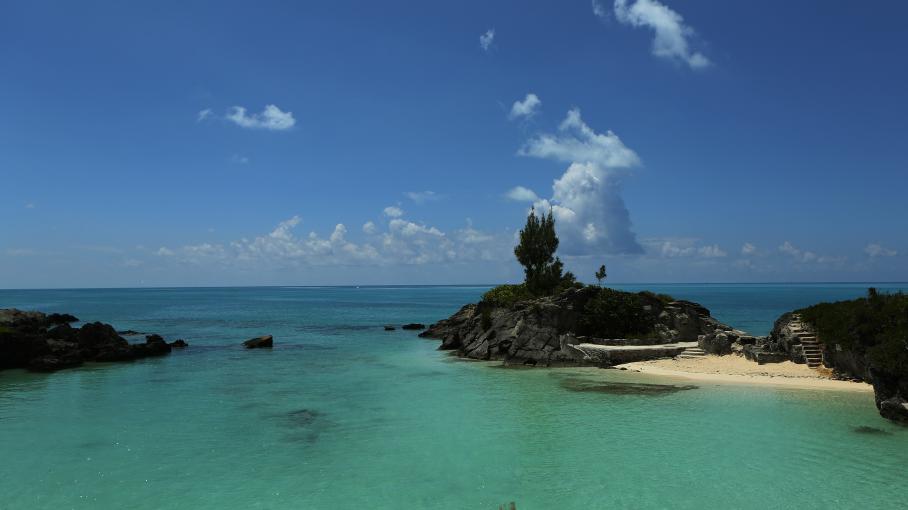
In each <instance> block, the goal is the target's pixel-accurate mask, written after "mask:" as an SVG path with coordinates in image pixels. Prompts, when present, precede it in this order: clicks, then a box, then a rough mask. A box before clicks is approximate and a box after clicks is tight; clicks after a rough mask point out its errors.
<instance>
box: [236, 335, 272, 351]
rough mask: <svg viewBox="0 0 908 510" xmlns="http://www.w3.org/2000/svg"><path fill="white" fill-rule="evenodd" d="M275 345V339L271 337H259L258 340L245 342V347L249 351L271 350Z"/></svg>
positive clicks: (253, 339) (252, 339)
mask: <svg viewBox="0 0 908 510" xmlns="http://www.w3.org/2000/svg"><path fill="white" fill-rule="evenodd" d="M273 345H274V338H273V337H272V336H271V335H265V336H259V337H256V338H250V339H249V340H246V341H245V342H243V346H244V347H246V348H247V349H263V348H267V349H270V348H271V347H272V346H273Z"/></svg>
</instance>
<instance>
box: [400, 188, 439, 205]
mask: <svg viewBox="0 0 908 510" xmlns="http://www.w3.org/2000/svg"><path fill="white" fill-rule="evenodd" d="M404 195H406V196H407V198H409V199H410V200H412V201H413V202H415V203H417V204H424V203H426V202H431V201H433V200H438V198H439V196H438V194H437V193H435V192H434V191H428V190H426V191H408V192H406V193H404Z"/></svg>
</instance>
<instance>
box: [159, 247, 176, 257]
mask: <svg viewBox="0 0 908 510" xmlns="http://www.w3.org/2000/svg"><path fill="white" fill-rule="evenodd" d="M155 253H156V254H157V255H158V256H160V257H172V256H174V255H175V254H174V252H173V250H170V249H168V248H165V247H163V246H162V247H160V248H158V251H156V252H155Z"/></svg>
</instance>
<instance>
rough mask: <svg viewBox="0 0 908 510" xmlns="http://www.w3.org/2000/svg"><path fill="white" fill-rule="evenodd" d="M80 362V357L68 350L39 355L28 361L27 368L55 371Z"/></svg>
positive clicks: (75, 365)
mask: <svg viewBox="0 0 908 510" xmlns="http://www.w3.org/2000/svg"><path fill="white" fill-rule="evenodd" d="M81 364H82V357H81V356H79V354H78V353H77V352H74V351H70V352H65V353H60V354H47V355H44V356H39V357H37V358H34V359H32V360H30V361H29V362H28V369H29V370H31V371H33V372H55V371H57V370H62V369H64V368H72V367H77V366H79V365H81Z"/></svg>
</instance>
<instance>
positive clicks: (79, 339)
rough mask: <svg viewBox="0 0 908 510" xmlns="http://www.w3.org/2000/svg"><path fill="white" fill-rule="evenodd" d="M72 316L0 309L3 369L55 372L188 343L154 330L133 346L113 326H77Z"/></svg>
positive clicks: (158, 352) (0, 365)
mask: <svg viewBox="0 0 908 510" xmlns="http://www.w3.org/2000/svg"><path fill="white" fill-rule="evenodd" d="M78 321H79V319H78V318H76V317H74V316H72V315H69V314H57V313H52V314H45V313H42V312H32V311H29V312H26V311H22V310H16V309H0V370H2V369H5V368H25V369H28V370H32V371H36V372H52V371H56V370H61V369H64V368H71V367H76V366H79V365H81V364H83V363H84V362H87V361H132V360H136V359H140V358H147V357H150V356H163V355H165V354H168V353H169V352H170V351H171V349H173V348H181V347H186V346H187V345H188V344H187V343H186V342H185V341H183V340H175V341H174V342H171V343H167V342H166V341H165V340H164V338H163V337H161V336H160V335H156V334H151V335H147V336H146V337H145V342H144V343H133V344H130V343H129V342H128V341H126V339H125V338H123V337H122V336H120V335H119V334H118V333H117V330H116V329H114V327H113V326H111V325H110V324H104V323H101V322H91V323H86V324H83V325H82V326H81V327H78V328H74V327H72V326H71V324H72V323H74V322H78Z"/></svg>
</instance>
